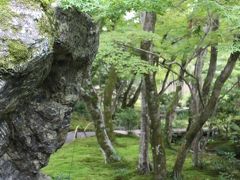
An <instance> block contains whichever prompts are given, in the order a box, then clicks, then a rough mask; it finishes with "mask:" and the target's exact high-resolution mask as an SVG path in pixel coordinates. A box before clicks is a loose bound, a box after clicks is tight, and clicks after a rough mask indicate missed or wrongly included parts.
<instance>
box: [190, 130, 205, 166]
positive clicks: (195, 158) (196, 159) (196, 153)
mask: <svg viewBox="0 0 240 180" xmlns="http://www.w3.org/2000/svg"><path fill="white" fill-rule="evenodd" d="M202 133H203V132H202V130H201V131H200V132H198V134H197V136H196V137H195V139H194V141H193V143H192V149H193V155H192V162H193V166H194V167H197V168H199V167H201V166H202V162H201V158H200V151H201V149H200V140H201V138H202Z"/></svg>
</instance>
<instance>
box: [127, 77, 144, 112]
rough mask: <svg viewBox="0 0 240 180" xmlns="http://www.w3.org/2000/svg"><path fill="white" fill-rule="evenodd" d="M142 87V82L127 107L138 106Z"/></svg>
mask: <svg viewBox="0 0 240 180" xmlns="http://www.w3.org/2000/svg"><path fill="white" fill-rule="evenodd" d="M141 87H142V81H141V82H140V83H139V85H138V87H137V89H136V91H135V92H134V95H133V97H132V98H131V97H130V98H129V101H128V103H127V106H126V107H129V108H134V105H135V104H136V102H137V100H138V98H139V95H140V92H141Z"/></svg>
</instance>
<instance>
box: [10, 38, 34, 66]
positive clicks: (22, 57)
mask: <svg viewBox="0 0 240 180" xmlns="http://www.w3.org/2000/svg"><path fill="white" fill-rule="evenodd" d="M8 51H9V58H10V62H11V63H13V64H19V63H21V62H24V61H26V60H27V59H28V58H29V50H28V48H27V46H26V45H24V44H23V43H21V42H20V41H16V40H8Z"/></svg>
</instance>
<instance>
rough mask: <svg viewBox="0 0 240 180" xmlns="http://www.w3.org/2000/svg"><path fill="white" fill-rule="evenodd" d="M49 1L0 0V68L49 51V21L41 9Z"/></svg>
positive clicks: (50, 34) (51, 38) (51, 37)
mask: <svg viewBox="0 0 240 180" xmlns="http://www.w3.org/2000/svg"><path fill="white" fill-rule="evenodd" d="M50 2H52V0H41V1H39V0H0V68H1V67H2V68H5V69H16V68H17V67H18V66H21V65H22V64H24V63H26V62H29V61H31V60H34V59H36V58H39V56H41V55H42V56H43V55H45V54H46V52H51V49H52V47H53V37H54V30H53V28H52V24H53V22H51V20H50V18H49V17H48V13H47V12H46V11H45V10H44V7H46V6H47V5H48V4H49V3H50ZM43 6H44V7H43Z"/></svg>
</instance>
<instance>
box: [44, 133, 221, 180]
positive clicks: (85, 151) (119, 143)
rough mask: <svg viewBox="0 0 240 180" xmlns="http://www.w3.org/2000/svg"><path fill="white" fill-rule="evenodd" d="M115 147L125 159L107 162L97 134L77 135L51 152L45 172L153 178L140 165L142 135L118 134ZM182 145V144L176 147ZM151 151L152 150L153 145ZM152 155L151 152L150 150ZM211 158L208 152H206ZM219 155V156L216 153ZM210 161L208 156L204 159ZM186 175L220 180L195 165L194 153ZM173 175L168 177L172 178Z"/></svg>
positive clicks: (97, 178)
mask: <svg viewBox="0 0 240 180" xmlns="http://www.w3.org/2000/svg"><path fill="white" fill-rule="evenodd" d="M115 147H116V149H117V151H118V153H119V154H120V155H121V157H122V158H123V161H122V162H118V163H113V164H111V165H108V164H105V163H104V158H103V156H102V153H101V151H100V149H99V146H98V145H97V141H96V137H91V138H85V139H77V140H76V141H74V142H72V143H70V144H65V145H64V146H63V147H62V148H61V149H60V150H58V151H57V152H56V153H55V154H53V155H52V156H51V159H50V161H49V164H48V166H47V167H45V168H43V170H42V171H43V172H44V173H45V174H47V175H49V176H51V177H53V178H56V179H65V178H66V179H67V178H68V177H69V174H70V175H71V179H73V180H78V179H89V180H106V179H108V180H116V179H122V180H151V179H153V177H152V174H151V173H150V174H148V175H145V176H141V175H139V174H138V173H137V170H136V167H137V162H138V153H139V139H138V138H136V137H117V138H116V143H115ZM175 148H179V147H175ZM149 152H150V153H151V151H150V149H149ZM166 154H167V166H168V170H169V171H171V170H172V167H173V164H174V162H175V159H176V151H175V150H169V149H167V150H166ZM149 155H150V157H151V154H149ZM204 157H206V158H208V157H207V156H204ZM212 158H213V159H215V156H214V157H212ZM204 160H205V161H206V159H204ZM183 175H184V179H186V180H192V179H198V180H206V179H209V180H217V179H219V177H218V175H217V174H216V173H215V172H213V171H210V169H203V170H199V169H194V168H192V160H191V156H190V154H189V156H188V157H187V160H186V163H185V165H184V171H183ZM171 179H172V178H171V177H169V178H167V179H166V180H171Z"/></svg>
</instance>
